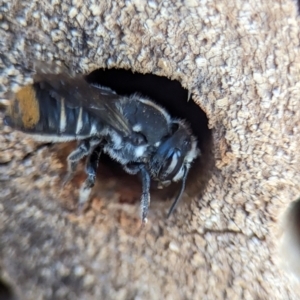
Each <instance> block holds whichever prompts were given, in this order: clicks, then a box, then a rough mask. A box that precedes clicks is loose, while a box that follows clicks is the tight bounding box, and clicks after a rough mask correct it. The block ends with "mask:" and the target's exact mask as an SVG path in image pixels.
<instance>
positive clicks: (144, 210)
mask: <svg viewBox="0 0 300 300" xmlns="http://www.w3.org/2000/svg"><path fill="white" fill-rule="evenodd" d="M123 169H124V170H125V171H126V172H127V173H129V174H132V175H135V174H138V173H140V174H141V176H142V197H141V215H142V222H143V225H144V224H146V223H147V214H148V210H149V205H150V181H151V178H150V174H149V172H148V171H147V169H146V167H145V165H144V164H127V165H125V166H123Z"/></svg>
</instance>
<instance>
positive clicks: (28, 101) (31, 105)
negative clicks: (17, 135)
mask: <svg viewBox="0 0 300 300" xmlns="http://www.w3.org/2000/svg"><path fill="white" fill-rule="evenodd" d="M16 101H17V102H18V104H19V108H20V111H21V114H22V123H23V126H24V127H25V128H32V127H34V126H35V125H36V124H37V123H38V121H39V119H40V108H39V102H38V99H37V98H36V94H35V90H34V88H33V86H32V85H27V86H25V87H23V88H22V89H21V90H20V91H19V92H17V94H16Z"/></svg>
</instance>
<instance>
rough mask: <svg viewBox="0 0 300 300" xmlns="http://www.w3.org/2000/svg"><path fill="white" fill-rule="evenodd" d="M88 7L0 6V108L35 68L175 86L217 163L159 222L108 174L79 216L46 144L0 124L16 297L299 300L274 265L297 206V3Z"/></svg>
mask: <svg viewBox="0 0 300 300" xmlns="http://www.w3.org/2000/svg"><path fill="white" fill-rule="evenodd" d="M99 2H100V1H99ZM101 3H102V4H99V5H98V4H96V3H95V2H94V1H92V0H90V1H80V0H77V1H75V0H74V1H56V0H53V1H51V4H50V2H48V1H38V0H32V1H5V0H4V2H2V3H1V4H0V70H1V71H0V93H2V96H3V95H4V93H5V92H6V91H7V90H8V89H10V88H11V89H12V90H16V89H17V88H18V87H19V86H20V85H23V84H25V83H28V82H30V80H31V76H32V74H31V73H30V69H31V67H32V64H33V61H34V60H46V61H49V60H52V59H54V60H60V61H63V62H64V63H66V64H67V65H69V66H70V67H72V68H73V69H74V70H76V71H78V72H83V73H87V72H90V71H93V70H94V69H96V68H103V67H108V68H111V67H118V68H125V69H132V70H133V71H136V72H142V73H153V74H156V75H163V76H167V77H169V78H171V79H177V80H179V81H180V82H181V83H182V85H183V86H184V87H186V88H188V89H189V90H190V91H191V92H192V93H193V99H194V100H195V101H196V102H197V104H198V105H199V106H200V107H201V108H202V109H203V110H204V111H205V113H206V114H207V117H208V119H209V126H210V128H212V129H213V144H214V156H215V161H216V166H215V167H213V168H212V169H211V170H210V171H211V173H212V177H211V178H210V180H209V182H208V185H207V188H206V190H205V193H204V194H203V196H202V197H201V199H200V198H199V197H194V198H193V199H191V200H192V201H190V202H188V201H186V202H185V203H183V204H182V205H180V207H179V209H178V211H177V213H176V214H174V216H172V218H171V219H169V220H165V218H164V216H165V213H166V211H167V209H168V207H169V204H170V203H169V202H168V203H166V202H160V201H154V202H153V203H152V205H151V211H150V215H149V223H148V224H147V226H146V228H144V229H143V230H142V231H141V230H140V228H139V220H138V205H131V204H128V203H123V204H120V203H119V202H118V201H114V199H115V197H118V196H119V194H118V193H120V192H119V190H118V189H119V187H118V185H116V183H115V181H114V179H113V177H112V180H111V181H106V183H105V184H106V186H105V187H104V186H101V180H99V182H98V187H97V191H98V192H97V193H96V194H95V197H94V199H93V201H92V205H91V208H90V209H89V210H88V212H87V213H86V214H84V215H83V216H80V217H77V216H76V215H75V214H74V211H73V210H72V209H73V204H74V201H75V199H76V188H78V184H79V183H78V184H77V181H76V180H75V182H74V186H75V188H74V187H72V186H70V185H69V186H68V187H67V189H66V190H65V191H63V192H62V191H61V188H60V181H61V178H62V171H61V168H62V167H63V163H62V162H63V160H61V159H59V158H58V157H57V156H56V155H55V153H57V149H58V148H57V147H58V146H51V147H40V146H38V145H37V144H35V143H33V142H32V141H31V140H30V139H28V138H25V137H24V136H23V135H22V134H19V133H15V132H11V131H10V130H9V129H8V128H6V127H4V128H3V126H2V130H1V135H0V151H1V152H0V162H1V165H0V191H1V192H0V199H1V202H0V243H1V248H0V251H1V252H0V268H1V274H2V277H3V280H5V281H7V282H8V283H9V284H10V285H11V286H12V287H13V289H14V290H15V293H16V294H17V295H19V296H20V299H297V298H298V296H297V295H299V283H297V282H296V281H293V278H292V277H291V276H290V275H289V274H288V273H287V272H284V271H283V270H282V267H281V265H280V263H279V256H278V243H279V234H280V231H279V221H280V218H281V216H282V214H283V213H284V212H285V211H286V209H287V208H288V205H289V204H290V203H291V201H293V200H295V199H296V197H297V196H299V194H300V193H299V192H300V188H299V182H300V172H299V165H300V160H299V159H300V154H299V149H300V136H299V132H300V131H299V129H300V122H299V117H300V110H299V94H300V83H299V82H300V74H299V67H300V53H299V42H300V41H299V28H300V26H299V18H298V14H297V8H296V5H295V3H294V2H293V1H289V0H283V1H280V0H275V1H273V0H272V1H271V0H266V1H258V0H257V1H250V3H249V1H243V0H234V1H210V0H209V1H196V0H187V1H176V0H173V1H172V0H167V1H155V0H149V1H144V0H133V1H103V2H102V1H101ZM0 119H1V118H0ZM0 125H1V124H0ZM79 179H80V177H79V178H78V182H80V180H79ZM76 184H77V185H76ZM130 192H131V190H129V191H128V193H130ZM123 193H125V192H124V190H123ZM130 197H132V195H131V196H130ZM125 202H126V201H125Z"/></svg>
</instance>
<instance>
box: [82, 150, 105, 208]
mask: <svg viewBox="0 0 300 300" xmlns="http://www.w3.org/2000/svg"><path fill="white" fill-rule="evenodd" d="M102 149H103V145H98V146H97V147H96V148H94V150H93V151H92V152H91V154H90V155H89V157H88V161H87V164H86V173H87V175H88V176H87V179H86V180H85V182H84V183H83V185H82V186H81V188H80V192H79V201H78V202H79V203H78V211H79V213H80V212H81V211H82V208H83V206H84V204H85V203H86V202H87V201H88V199H89V196H90V193H91V190H92V187H93V186H94V185H95V181H96V175H97V169H98V165H99V159H100V155H101V153H102Z"/></svg>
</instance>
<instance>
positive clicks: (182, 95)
mask: <svg viewBox="0 0 300 300" xmlns="http://www.w3.org/2000/svg"><path fill="white" fill-rule="evenodd" d="M86 80H87V81H88V82H90V83H97V84H100V85H102V86H106V87H110V88H111V89H112V90H114V91H116V92H117V93H118V94H119V95H124V96H129V95H131V94H133V93H139V94H141V95H143V96H146V97H148V98H150V99H152V100H154V101H155V102H156V103H159V104H160V105H162V106H163V107H164V108H166V110H167V111H168V112H169V113H170V115H171V116H172V117H173V118H174V117H175V118H180V119H185V120H187V121H188V122H189V124H190V125H191V128H192V130H193V133H194V135H195V136H196V137H197V139H198V145H199V147H200V149H201V153H202V154H201V156H200V158H199V159H197V160H196V161H195V162H194V164H193V167H192V168H191V170H190V173H189V176H188V180H187V188H186V192H187V194H188V195H189V196H190V197H193V196H196V195H201V193H202V192H203V191H204V188H205V185H206V183H207V181H208V180H209V178H210V170H211V169H212V166H213V159H212V139H211V131H210V130H209V129H208V127H207V123H208V121H207V117H206V115H205V113H204V112H203V111H202V110H201V109H200V108H199V107H198V106H197V105H196V104H195V103H194V101H193V99H192V98H191V99H190V100H189V101H187V100H188V91H187V90H186V89H184V88H183V87H182V86H181V84H180V83H179V82H178V81H175V80H169V79H168V78H166V77H160V76H155V75H151V74H147V75H144V74H138V73H134V74H133V73H132V72H131V71H126V70H121V69H110V70H102V69H98V70H96V71H94V72H92V73H91V74H89V75H88V76H87V77H86ZM73 146H74V145H73ZM70 150H71V149H70V147H68V151H70ZM66 155H67V154H65V155H64V156H63V157H61V158H62V159H64V158H65V157H66ZM84 176H85V175H84V174H83V173H82V174H81V175H80V176H79V177H78V179H79V180H78V181H77V184H76V186H80V184H81V183H82V181H83V180H84ZM75 181H76V179H75ZM154 186H155V185H154V184H152V186H151V201H154V202H155V201H157V200H159V201H162V200H165V199H170V200H171V201H172V200H173V198H174V196H175V195H176V193H177V192H178V190H179V188H180V183H177V184H172V185H171V186H169V187H168V188H164V189H163V190H158V189H155V188H154ZM99 189H101V191H99ZM114 192H115V193H118V195H119V197H117V201H118V202H119V203H130V204H135V205H136V202H139V201H140V196H141V181H140V179H139V178H138V176H132V175H128V174H127V173H125V172H124V171H123V170H122V167H121V166H120V165H119V164H118V163H116V162H114V161H112V160H111V159H110V158H109V157H108V156H106V155H102V156H101V159H100V164H99V169H98V177H97V184H96V186H95V187H94V189H93V194H94V195H98V196H99V193H100V197H103V198H106V199H110V201H111V199H114V196H113V193H114ZM170 203H171V202H168V203H166V209H168V208H169V206H170ZM152 205H153V202H152ZM150 210H151V207H150Z"/></svg>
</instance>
